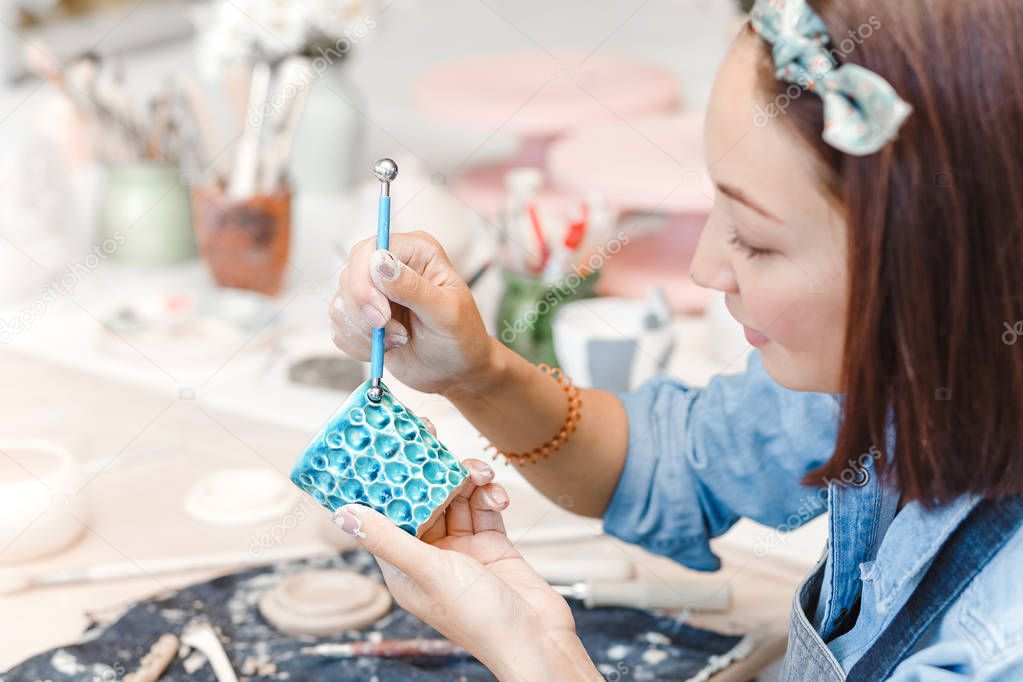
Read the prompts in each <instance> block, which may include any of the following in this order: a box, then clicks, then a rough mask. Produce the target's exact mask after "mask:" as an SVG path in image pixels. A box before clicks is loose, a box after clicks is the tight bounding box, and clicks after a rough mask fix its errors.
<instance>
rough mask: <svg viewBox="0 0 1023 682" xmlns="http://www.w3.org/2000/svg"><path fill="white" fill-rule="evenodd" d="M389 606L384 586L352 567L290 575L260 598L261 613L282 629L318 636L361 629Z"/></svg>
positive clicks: (292, 632)
mask: <svg viewBox="0 0 1023 682" xmlns="http://www.w3.org/2000/svg"><path fill="white" fill-rule="evenodd" d="M390 610H391V594H390V592H388V591H387V588H386V587H384V585H382V584H381V583H379V582H377V581H376V580H373V579H372V578H367V577H366V576H364V575H362V574H360V573H356V572H354V571H306V572H304V573H296V574H295V575H289V576H288V577H286V578H284V579H283V580H282V581H281V582H280V584H278V585H277V587H274V588H273V589H271V590H268V591H267V593H266V594H264V595H263V598H262V599H260V601H259V611H260V613H262V614H263V617H264V618H266V619H267V620H268V621H270V623H271V624H272V625H273V626H274V627H275V628H277V629H278V630H280V631H281V632H284V633H287V634H289V635H315V636H318V637H323V636H328V635H337V634H341V633H342V632H344V631H345V630H359V629H362V628H364V627H366V626H367V625H371V624H373V623H375V622H376V621H378V620H380V618H382V617H383V616H384V615H385V614H386V613H387V612H388V611H390Z"/></svg>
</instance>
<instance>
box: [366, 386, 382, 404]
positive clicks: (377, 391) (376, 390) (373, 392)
mask: <svg viewBox="0 0 1023 682" xmlns="http://www.w3.org/2000/svg"><path fill="white" fill-rule="evenodd" d="M366 397H367V398H369V399H370V400H372V401H373V402H375V403H378V402H380V400H381V399H382V398H383V397H384V389H382V388H380V387H379V386H370V387H369V390H368V391H366Z"/></svg>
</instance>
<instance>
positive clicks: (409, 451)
mask: <svg viewBox="0 0 1023 682" xmlns="http://www.w3.org/2000/svg"><path fill="white" fill-rule="evenodd" d="M405 456H406V457H408V459H409V461H410V462H413V463H415V464H422V463H424V462H426V461H427V460H428V459H429V456H428V455H427V454H426V448H424V447H423V446H422V445H420V444H419V443H407V444H406V445H405Z"/></svg>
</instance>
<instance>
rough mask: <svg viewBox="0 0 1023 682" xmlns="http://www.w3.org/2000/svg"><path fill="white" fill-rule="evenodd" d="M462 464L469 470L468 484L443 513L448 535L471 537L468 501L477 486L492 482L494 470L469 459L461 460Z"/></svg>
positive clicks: (482, 463)
mask: <svg viewBox="0 0 1023 682" xmlns="http://www.w3.org/2000/svg"><path fill="white" fill-rule="evenodd" d="M462 464H464V465H465V467H466V469H468V470H469V483H467V484H466V485H465V488H463V489H462V491H461V492H459V494H458V495H456V496H455V498H454V499H453V500H452V501H451V504H450V505H448V508H447V510H446V511H445V513H444V516H445V520H446V521H447V534H448V535H471V534H472V533H473V532H474V529H473V522H472V511H471V510H470V508H469V499H470V498H471V497H472V496H473V495H474V494H475V493H476V490H477V488H478V487H479V486H483V485H487V484H488V483H490V482H491V481H492V480H494V470H493V469H491V468H490V466H489V465H488V464H487V463H486V462H484V461H482V460H478V459H473V458H470V459H465V460H462Z"/></svg>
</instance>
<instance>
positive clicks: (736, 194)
mask: <svg viewBox="0 0 1023 682" xmlns="http://www.w3.org/2000/svg"><path fill="white" fill-rule="evenodd" d="M714 185H715V187H717V188H718V191H719V192H721V193H722V194H724V195H725V196H728V197H731V198H732V199H734V200H736V201H738V202H739V203H741V204H745V205H746V206H749V207H750V208H751V209H753V210H754V211H756V212H757V213H759V214H760V215H762V216H764V217H765V218H767V219H768V220H773V221H774V222H776V223H780V222H781V220H779V219H778V218H777V216H775V215H774V214H773V213H771V212H770V211H768V210H767V209H766V208H764V207H763V206H761V205H760V204H758V203H757V202H755V201H753V200H752V199H750V198H749V196H748V195H747V194H746V193H745V192H743V191H742V190H741V189H739V188H738V187H732V186H731V185H726V184H723V183H720V182H717V183H714Z"/></svg>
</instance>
